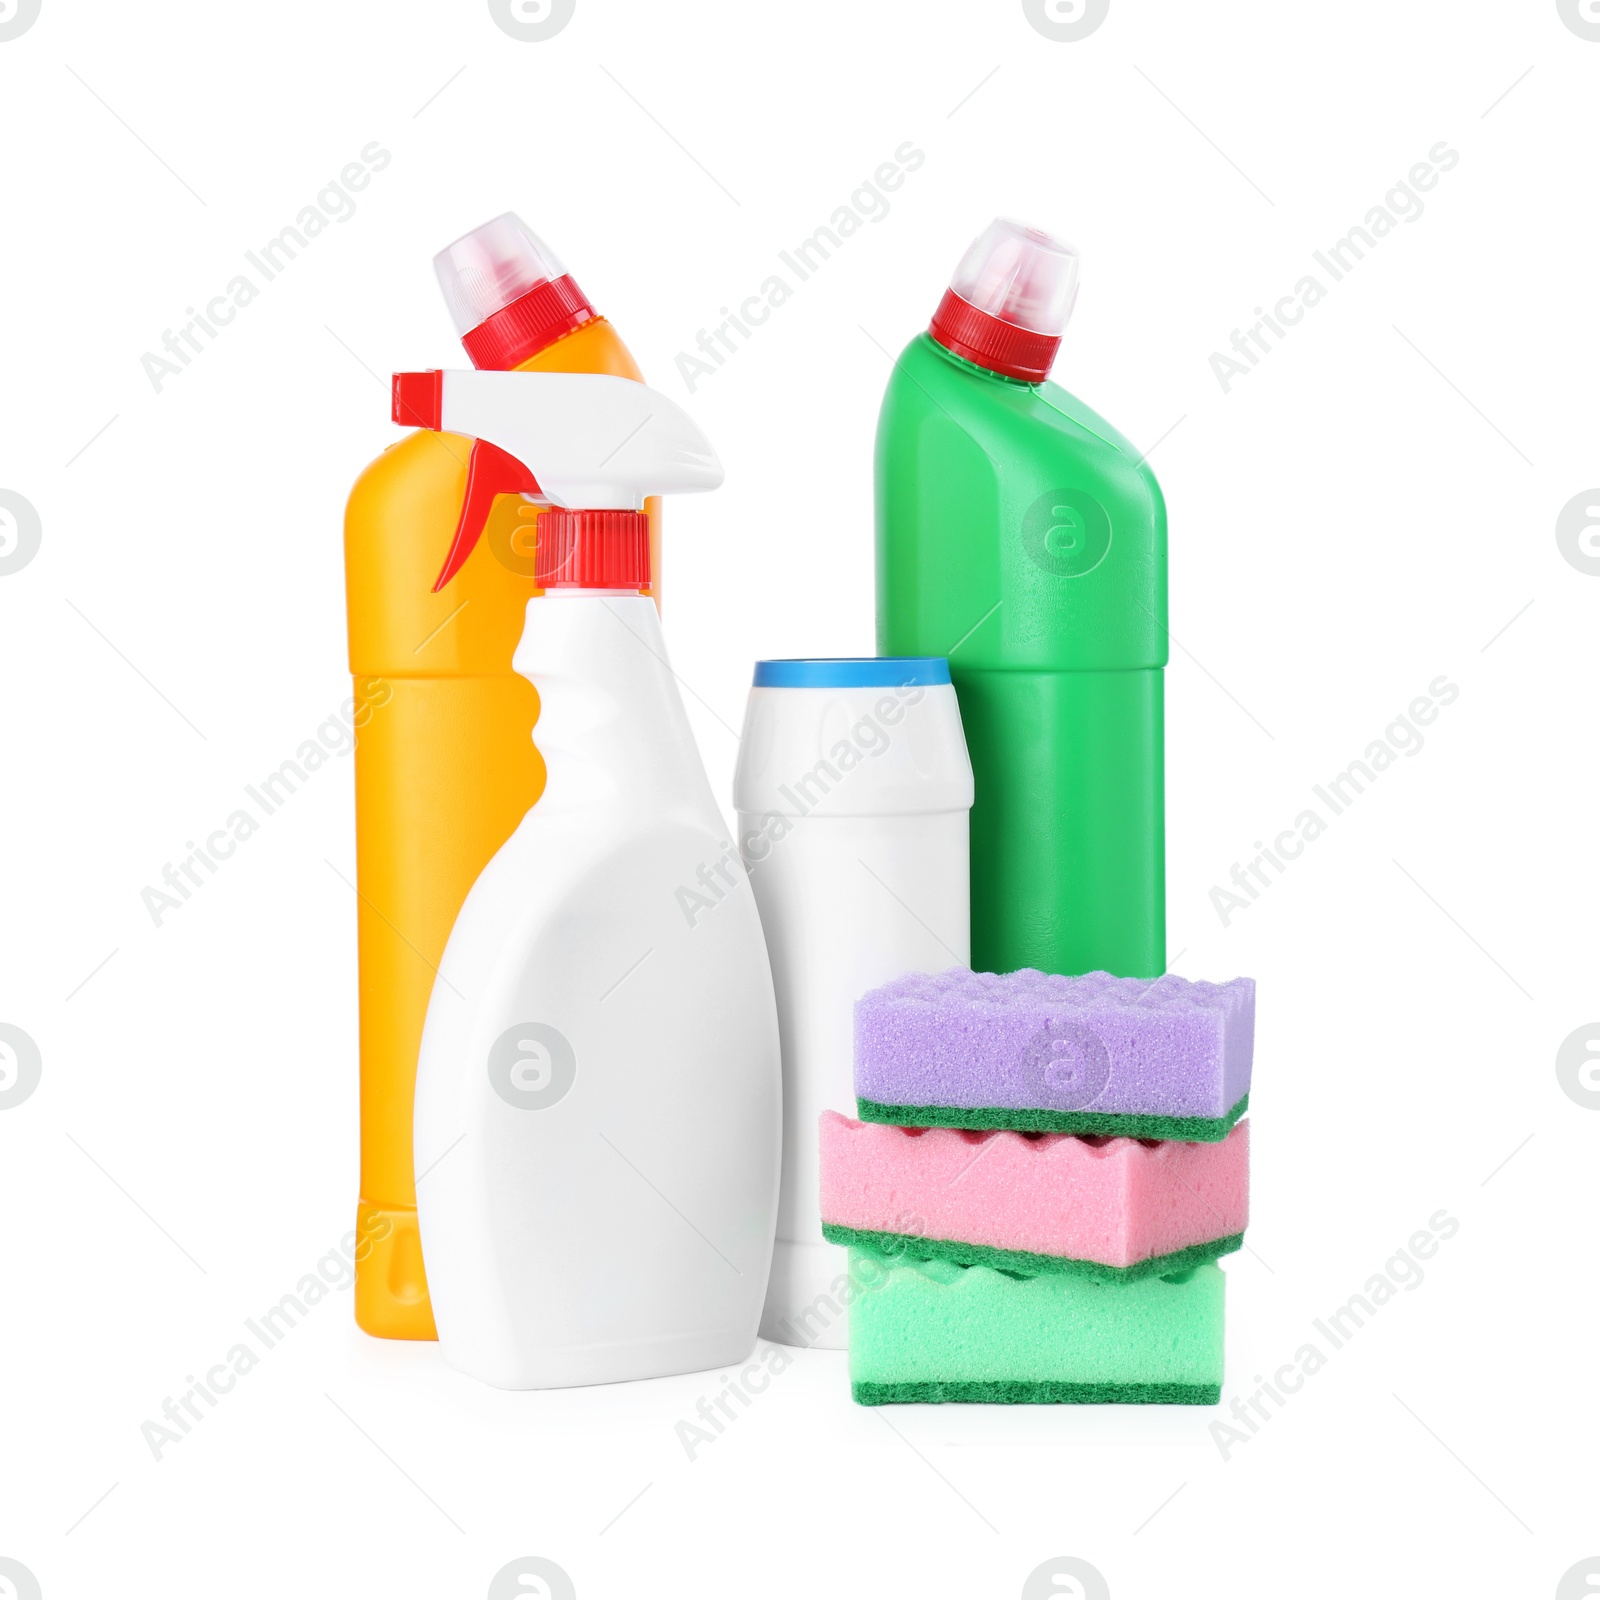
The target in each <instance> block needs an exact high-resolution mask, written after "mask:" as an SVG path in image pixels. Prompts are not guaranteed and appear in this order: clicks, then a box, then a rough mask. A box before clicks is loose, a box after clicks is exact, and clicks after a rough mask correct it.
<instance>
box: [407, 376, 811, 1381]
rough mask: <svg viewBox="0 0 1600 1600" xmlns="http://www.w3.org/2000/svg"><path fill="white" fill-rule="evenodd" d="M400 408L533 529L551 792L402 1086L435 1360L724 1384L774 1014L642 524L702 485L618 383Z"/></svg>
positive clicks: (542, 718) (751, 907)
mask: <svg viewBox="0 0 1600 1600" xmlns="http://www.w3.org/2000/svg"><path fill="white" fill-rule="evenodd" d="M396 398H397V405H398V406H399V407H401V408H404V409H406V410H407V411H408V414H410V415H413V416H415V417H417V418H418V419H419V420H421V421H422V422H423V424H424V425H425V426H427V427H430V428H442V429H445V430H448V431H450V432H453V433H457V434H461V435H464V436H467V437H470V438H473V439H475V440H478V441H479V442H480V443H482V444H488V445H490V446H492V447H493V448H494V449H495V450H496V451H497V452H498V453H500V454H501V455H503V456H504V457H506V458H507V460H508V461H509V462H510V463H512V464H513V465H514V469H515V471H517V472H519V473H521V474H523V475H525V479H526V483H525V487H524V490H523V492H525V493H528V494H530V495H534V496H536V497H537V498H538V500H539V501H541V502H542V503H543V504H544V505H545V507H546V509H543V510H541V511H540V513H539V516H538V521H537V570H536V574H535V576H536V579H537V582H538V584H539V587H540V588H541V589H542V590H543V591H544V593H543V595H542V596H541V597H539V598H536V599H533V600H531V601H529V603H528V607H527V622H526V626H525V628H524V631H523V635H522V640H521V643H520V644H519V645H518V646H517V651H516V656H515V666H516V670H517V671H518V672H519V673H520V674H522V675H523V676H524V677H525V678H526V679H527V680H528V681H529V682H530V683H531V684H532V685H533V686H534V687H535V688H536V689H537V691H538V694H539V707H540V709H539V720H538V723H537V725H536V727H535V729H534V737H535V738H536V739H537V740H538V743H539V747H540V750H541V751H542V753H543V756H544V762H545V767H546V772H547V776H546V781H545V788H544V792H543V794H542V795H541V796H540V798H539V801H538V804H537V805H534V806H532V807H531V809H529V810H528V812H527V814H526V815H525V816H524V817H523V818H522V820H521V822H520V823H519V824H518V826H517V828H516V829H515V831H514V832H513V833H512V834H511V837H510V838H509V839H507V841H506V842H505V844H504V845H503V846H502V847H501V848H500V850H499V851H498V852H497V853H496V854H495V856H494V858H493V859H492V860H491V861H490V862H489V863H488V865H487V866H486V867H485V868H484V869H483V872H482V873H481V874H480V875H479V877H478V880H477V882H476V883H474V884H473V886H472V889H471V891H470V892H469V893H468V895H467V897H466V901H465V903H464V904H463V905H462V907H461V912H460V915H459V916H458V917H457V918H456V922H455V927H454V928H453V930H452V931H451V934H450V938H449V942H448V944H447V945H446V947H445V951H444V956H443V959H442V960H441V961H440V963H439V975H438V978H437V980H436V981H435V983H434V986H433V994H432V998H431V1000H430V1002H429V1006H428V1017H427V1023H426V1026H425V1028H424V1030H423V1038H422V1051H421V1056H420V1059H419V1062H418V1067H417V1098H416V1116H415V1146H416V1155H415V1160H416V1168H417V1204H418V1219H419V1222H420V1226H421V1235H422V1245H423V1252H424V1255H425V1257H426V1260H427V1263H428V1280H429V1286H430V1289H431V1294H432V1301H433V1310H434V1317H435V1320H436V1322H437V1324H438V1331H439V1340H440V1343H441V1346H442V1348H443V1350H444V1354H445V1356H446V1358H447V1360H448V1361H449V1362H450V1363H451V1364H452V1365H453V1366H455V1367H457V1368H459V1369H461V1370H462V1371H464V1372H467V1373H470V1374H471V1375H472V1376H474V1377H477V1378H480V1379H482V1380H483V1381H484V1382H486V1383H490V1384H494V1385H496V1386H499V1387H502V1388H512V1389H527V1388H551V1387H562V1386H566V1385H571V1384H589V1383H608V1382H615V1381H618V1380H621V1379H628V1378H646V1377H655V1376H660V1375H663V1374H667V1373H674V1372H687V1371H694V1370H699V1369H703V1368H713V1367H724V1366H727V1365H731V1364H732V1363H735V1362H739V1361H742V1360H743V1359H744V1358H745V1357H746V1356H747V1355H748V1354H749V1352H750V1350H751V1348H752V1346H753V1344H754V1341H755V1337H756V1327H757V1321H758V1318H759V1316H760V1312H761V1304H762V1296H763V1293H764V1291H765V1288H766V1281H767V1273H768V1268H769V1264H770V1260H771V1255H772V1242H773V1232H774V1227H775V1222H776V1209H777V1198H778V1165H779V1150H778V1138H779V1114H780V1087H779V1051H778V1024H777V1012H776V1006H775V1003H774V999H773V987H772V975H771V970H770V968H769V966H768V962H767V951H766V946H765V944H764V942H763V938H762V931H761V923H760V919H759V917H758V915H757V911H756V905H755V900H754V897H753V895H752V893H751V890H750V884H749V882H748V880H747V879H746V877H745V872H744V867H743V865H742V863H741V861H740V859H739V851H738V848H737V847H736V846H735V845H734V844H733V842H732V840H731V838H730V836H729V834H728V832H727V831H726V829H725V827H724V824H723V821H722V817H721V814H720V813H719V811H718V808H717V806H716V803H715V801H714V800H713V798H712V795H711V790H710V786H709V784H708V783H707V781H706V776H705V771H704V769H703V767H702V766H701V763H700V758H699V754H698V752H697V750H696V748H695V744H694V739H693V736H692V734H691V732H690V728H689V724H688V720H687V718H686V717H685V714H684V709H683V703H682V700H681V699H680V697H679V693H678V686H677V681H676V679H675V678H674V676H673V673H672V669H671V667H670V666H669V665H668V661H667V652H666V646H665V643H664V641H663V639H662V635H661V629H660V624H659V622H658V620H657V616H656V610H655V606H654V605H653V604H652V602H651V600H650V599H649V597H648V595H647V593H646V590H647V588H648V584H649V578H650V565H649V531H648V523H647V519H646V517H645V516H644V514H643V512H642V510H641V507H642V505H643V499H644V496H645V494H646V493H647V492H668V493H670V492H674V491H691V490H702V489H710V488H714V487H715V486H716V485H717V484H718V483H719V482H720V481H721V478H722V469H721V467H720V465H719V464H718V462H717V459H716V456H715V455H714V454H713V453H712V451H711V448H710V446H709V445H708V444H707V443H706V441H705V439H704V437H703V436H702V435H701V433H700V431H699V429H698V428H697V427H696V426H695V425H694V423H693V422H691V421H690V419H689V418H688V417H687V416H686V415H685V414H684V413H683V412H682V411H681V410H680V409H679V408H678V407H677V406H676V405H674V404H673V403H672V402H671V401H670V400H668V399H666V398H665V397H664V396H662V395H660V394H657V393H655V392H654V391H652V390H649V389H646V388H644V387H643V386H642V385H639V384H634V383H629V382H627V381H625V380H622V379H618V378H608V377H587V376H577V375H558V374H541V373H493V372H445V373H420V374H401V375H399V376H398V377H397V378H396ZM508 470H511V469H508ZM440 826H442V827H448V826H449V823H448V819H443V818H441V819H440ZM428 846H429V841H428V840H420V841H419V848H422V849H426V848H428ZM708 900H710V905H709V908H708V907H707V901H708Z"/></svg>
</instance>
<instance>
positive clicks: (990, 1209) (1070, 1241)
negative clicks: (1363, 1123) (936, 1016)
mask: <svg viewBox="0 0 1600 1600" xmlns="http://www.w3.org/2000/svg"><path fill="white" fill-rule="evenodd" d="M821 1147H822V1174H821V1176H822V1222H823V1227H822V1231H823V1234H824V1235H825V1236H826V1237H827V1238H829V1239H831V1240H832V1241H833V1242H834V1243H835V1244H853V1245H858V1246H864V1247H870V1248H873V1249H875V1250H877V1251H878V1252H879V1253H880V1254H890V1255H892V1254H895V1253H897V1252H903V1253H905V1254H907V1255H910V1256H913V1257H916V1258H919V1259H924V1260H927V1259H934V1258H942V1259H944V1260H949V1261H956V1262H959V1263H961V1264H962V1265H964V1266H989V1267H999V1268H1003V1269H1006V1270H1010V1271H1017V1272H1026V1273H1038V1272H1075V1273H1077V1274H1079V1275H1080V1276H1085V1277H1092V1278H1098V1279H1101V1280H1102V1281H1124V1280H1127V1279H1131V1278H1140V1277H1147V1276H1151V1275H1153V1274H1167V1273H1171V1272H1178V1271H1182V1270H1183V1269H1185V1268H1187V1267H1190V1266H1193V1265H1194V1264H1195V1263H1196V1262H1199V1261H1205V1260H1210V1259H1213V1258H1215V1257H1216V1256H1219V1255H1223V1254H1225V1253H1226V1252H1228V1251H1229V1250H1237V1249H1238V1248H1239V1244H1240V1241H1241V1237H1242V1235H1243V1233H1244V1228H1245V1222H1246V1220H1247V1214H1248V1210H1249V1180H1250V1125H1249V1124H1248V1123H1245V1122H1241V1123H1238V1124H1237V1125H1236V1126H1235V1127H1234V1128H1233V1130H1232V1132H1230V1133H1229V1134H1228V1136H1227V1138H1225V1139H1223V1140H1221V1141H1220V1142H1218V1143H1205V1144H1185V1143H1179V1142H1177V1141H1167V1142H1164V1143H1156V1142H1153V1141H1145V1140H1139V1139H1104V1138H1079V1137H1076V1136H1074V1135H1071V1134H1056V1133H1045V1134H1025V1133H1012V1132H992V1133H972V1132H965V1131H962V1130H958V1129H955V1128H896V1127H890V1126H887V1125H885V1124H882V1123H872V1122H856V1121H854V1120H852V1119H851V1118H849V1117H844V1116H840V1114H839V1113H838V1112H837V1111H824V1112H823V1114H822V1122H821Z"/></svg>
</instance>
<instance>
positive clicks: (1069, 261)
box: [877, 220, 1167, 978]
mask: <svg viewBox="0 0 1600 1600" xmlns="http://www.w3.org/2000/svg"><path fill="white" fill-rule="evenodd" d="M1077 277H1078V257H1077V252H1076V251H1074V250H1073V249H1072V247H1071V246H1070V245H1064V244H1062V243H1060V242H1058V241H1057V240H1054V239H1052V238H1051V237H1050V236H1049V235H1048V234H1044V233H1040V232H1039V231H1038V230H1037V229H1033V228H1025V227H1023V226H1021V225H1020V224H1018V223H1015V222H1008V221H1004V220H1001V221H997V222H995V223H993V224H992V225H991V226H990V227H989V228H988V229H987V230H986V231H985V232H984V233H983V234H982V235H981V236H980V237H979V238H978V240H977V241H976V242H975V243H974V244H973V246H972V248H971V249H970V250H969V251H968V252H967V254H966V255H965V256H964V257H963V258H962V261H961V264H960V266H958V267H957V269H956V272H955V276H954V278H953V279H952V280H951V286H950V289H949V292H948V293H946V295H945V297H944V300H943V301H942V302H941V304H940V306H939V309H938V311H937V312H936V314H935V316H934V319H933V322H932V325H931V326H930V328H929V330H928V332H926V333H922V334H918V336H917V337H916V338H915V339H913V340H912V341H911V343H910V344H909V345H907V346H906V349H905V351H904V353H903V354H902V355H901V357H900V359H899V361H898V362H896V364H895V369H894V374H893V376H892V377H891V378H890V380H889V388H888V392H887V393H886V394H885V396H884V400H883V411H882V414H881V416H880V417H879V421H878V448H877V521H878V550H877V556H878V651H879V654H880V655H886V656H888V655H894V656H937V655H943V656H948V657H949V660H950V676H951V679H952V680H953V682H954V684H955V687H956V694H957V696H958V697H959V700H960V703H961V720H962V723H963V725H964V727H965V729H966V735H967V747H968V749H969V751H970V752H971V756H972V769H973V774H974V777H975V779H976V784H977V796H976V802H975V804H974V805H973V808H972V964H973V966H974V967H975V968H977V969H978V970H980V971H988V972H1011V971H1014V970H1016V969H1017V968H1019V967H1037V968H1039V969H1040V970H1042V971H1045V972H1059V973H1066V974H1077V973H1083V972H1092V971H1096V970H1104V971H1108V972H1111V973H1115V974H1116V975H1117V976H1119V977H1148V978H1154V977H1157V976H1159V975H1160V974H1161V973H1162V972H1164V971H1165V970H1166V884H1165V849H1164V818H1163V808H1162V759H1161V746H1162V668H1163V667H1164V666H1165V665H1166V661H1167V517H1166V507H1165V505H1164V504H1163V502H1162V498H1161V489H1160V487H1159V485H1158V484H1157V483H1156V480H1155V477H1154V476H1153V475H1152V473H1151V472H1150V469H1149V468H1148V467H1147V466H1145V465H1144V463H1143V461H1142V460H1141V459H1140V455H1139V452H1138V451H1137V450H1136V449H1135V448H1134V447H1133V446H1132V445H1131V444H1130V443H1129V442H1128V441H1127V440H1126V439H1124V438H1123V437H1122V435H1121V434H1119V433H1118V432H1117V431H1116V430H1115V429H1114V428H1112V427H1111V426H1110V425H1109V424H1108V423H1107V422H1106V421H1105V420H1104V419H1103V418H1101V417H1099V416H1097V415H1096V414H1095V413H1094V412H1093V411H1091V410H1090V409H1089V408H1088V406H1086V405H1084V404H1083V402H1082V401H1081V400H1078V399H1076V398H1074V397H1073V396H1072V395H1070V394H1068V393H1067V392H1066V390H1065V389H1062V388H1060V387H1059V386H1058V385H1056V384H1053V383H1047V382H1046V381H1045V379H1046V377H1047V375H1048V373H1049V371H1050V366H1051V363H1052V362H1053V360H1054V359H1055V353H1056V348H1057V346H1058V345H1059V344H1060V342H1061V332H1062V329H1063V328H1064V327H1065V326H1066V322H1067V318H1068V317H1069V316H1070V315H1071V311H1072V302H1073V299H1074V298H1075V296H1076V293H1077Z"/></svg>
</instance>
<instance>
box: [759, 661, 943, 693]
mask: <svg viewBox="0 0 1600 1600" xmlns="http://www.w3.org/2000/svg"><path fill="white" fill-rule="evenodd" d="M949 681H950V663H949V662H948V661H946V660H945V658H944V657H943V656H811V657H803V658H801V659H798V660H793V661H758V662H756V679H755V686H756V688H758V689H894V688H897V687H899V686H900V685H902V684H913V683H927V684H932V683H949Z"/></svg>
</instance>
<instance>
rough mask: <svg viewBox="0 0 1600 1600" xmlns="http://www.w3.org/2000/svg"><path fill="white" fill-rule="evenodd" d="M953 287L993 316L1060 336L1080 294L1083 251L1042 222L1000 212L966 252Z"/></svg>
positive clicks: (1052, 336)
mask: <svg viewBox="0 0 1600 1600" xmlns="http://www.w3.org/2000/svg"><path fill="white" fill-rule="evenodd" d="M950 287H951V289H953V290H954V291H955V293H957V294H958V295H960V296H961V298H962V299H963V300H965V301H966V302H967V303H968V304H969V305H973V306H976V307H977V308H978V310H979V311H984V312H987V313H988V314H989V315H990V316H991V317H998V318H1000V320H1001V321H1002V322H1009V323H1011V324H1012V325H1013V326H1015V327H1018V328H1026V329H1027V330H1028V331H1029V332H1030V333H1042V334H1046V335H1048V336H1049V337H1051V338H1059V337H1060V334H1061V331H1062V330H1063V329H1064V328H1065V327H1066V325H1067V319H1068V318H1069V317H1070V316H1071V315H1072V303H1073V301H1074V300H1076V299H1077V298H1078V252H1077V251H1076V250H1075V249H1074V248H1073V247H1072V246H1071V245H1070V244H1066V243H1064V242H1063V241H1062V240H1060V239H1053V238H1051V236H1050V235H1049V234H1048V233H1045V232H1043V231H1042V230H1040V229H1038V228H1030V227H1028V226H1027V225H1026V224H1025V223H1021V222H1013V221H1012V220H1011V219H1010V218H1008V217H996V218H995V220H994V221H993V222H991V223H990V224H989V226H988V227H987V228H985V229H984V230H983V232H982V233H980V234H979V235H978V237H977V238H976V239H974V240H973V242H972V245H971V247H970V248H969V249H968V251H967V253H966V254H965V255H964V256H962V258H961V261H960V264H959V265H958V266H957V267H956V270H955V275H954V276H953V277H952V278H951V280H950Z"/></svg>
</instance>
